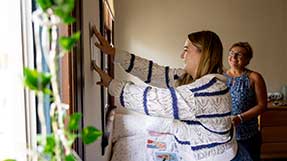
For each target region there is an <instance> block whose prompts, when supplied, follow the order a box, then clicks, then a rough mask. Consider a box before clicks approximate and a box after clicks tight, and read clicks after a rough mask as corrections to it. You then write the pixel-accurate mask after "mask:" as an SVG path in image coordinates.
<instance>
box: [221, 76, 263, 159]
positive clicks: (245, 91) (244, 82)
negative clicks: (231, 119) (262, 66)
mask: <svg viewBox="0 0 287 161" xmlns="http://www.w3.org/2000/svg"><path fill="white" fill-rule="evenodd" d="M248 74H249V71H246V72H244V73H243V74H242V75H241V76H239V77H231V76H228V75H227V74H225V76H226V77H227V86H228V87H229V90H230V94H231V97H232V111H231V114H232V115H237V114H241V113H243V112H245V111H248V110H249V109H251V108H252V107H254V106H255V105H256V104H257V100H256V94H255V91H254V89H253V88H252V87H251V84H250V80H249V77H248ZM236 139H237V140H238V143H239V145H241V146H243V147H245V149H246V150H247V151H248V152H249V154H250V156H251V157H252V159H253V160H260V145H261V135H260V133H259V129H258V119H257V117H255V118H252V119H251V120H247V121H244V122H243V123H241V124H239V125H238V126H237V127H236Z"/></svg>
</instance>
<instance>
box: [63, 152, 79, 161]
mask: <svg viewBox="0 0 287 161" xmlns="http://www.w3.org/2000/svg"><path fill="white" fill-rule="evenodd" d="M65 161H77V160H76V158H75V157H74V156H73V155H72V154H69V155H67V156H65Z"/></svg>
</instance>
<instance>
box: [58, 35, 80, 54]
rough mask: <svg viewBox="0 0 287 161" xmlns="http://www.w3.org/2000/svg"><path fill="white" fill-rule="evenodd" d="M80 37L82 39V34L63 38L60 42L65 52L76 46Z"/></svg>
mask: <svg viewBox="0 0 287 161" xmlns="http://www.w3.org/2000/svg"><path fill="white" fill-rule="evenodd" d="M80 37H81V33H80V32H76V33H75V34H73V35H72V36H70V37H61V38H60V40H59V42H60V45H61V47H62V48H63V49H64V50H66V51H69V50H70V49H71V48H72V47H73V46H74V45H75V44H76V42H77V41H78V40H79V39H80Z"/></svg>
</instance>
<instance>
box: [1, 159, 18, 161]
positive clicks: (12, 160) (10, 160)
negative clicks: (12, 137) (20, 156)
mask: <svg viewBox="0 0 287 161" xmlns="http://www.w3.org/2000/svg"><path fill="white" fill-rule="evenodd" d="M3 161H16V160H15V159H5V160H3Z"/></svg>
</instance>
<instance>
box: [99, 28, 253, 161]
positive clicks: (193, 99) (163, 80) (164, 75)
mask: <svg viewBox="0 0 287 161" xmlns="http://www.w3.org/2000/svg"><path fill="white" fill-rule="evenodd" d="M94 31H95V34H96V36H97V37H98V39H99V40H100V42H101V44H96V46H97V47H98V48H100V49H101V50H102V51H103V52H105V53H107V54H109V55H112V56H115V62H116V63H119V64H120V65H121V66H122V67H123V68H124V69H125V70H126V71H127V72H129V73H131V74H133V75H135V76H138V77H139V78H141V79H142V80H144V81H145V82H146V84H147V85H136V84H134V83H133V82H129V81H121V80H118V79H117V78H114V79H113V78H112V77H110V76H109V75H108V74H106V73H105V72H103V71H102V70H101V69H100V68H99V67H97V66H96V65H95V64H94V69H95V70H96V71H97V72H98V73H99V75H100V77H101V81H100V82H98V84H100V85H102V86H105V87H107V88H109V92H110V94H111V95H113V96H115V97H116V98H119V99H120V102H121V104H122V106H123V107H125V108H127V109H130V110H134V111H137V112H140V113H144V114H146V115H150V116H157V117H165V118H170V119H172V120H173V121H172V122H173V123H174V126H172V127H171V128H170V129H168V130H166V129H165V131H161V130H162V129H160V128H159V129H158V132H161V133H162V132H163V133H166V134H169V136H170V137H172V142H171V143H170V144H174V145H175V148H174V149H173V151H172V152H175V151H176V152H178V156H179V158H178V160H182V161H184V160H185V161H191V160H200V161H230V160H234V161H237V160H242V161H243V160H244V161H248V160H251V159H250V157H249V155H248V153H247V152H246V151H245V150H244V148H241V147H238V146H237V142H236V139H235V137H234V133H233V131H234V128H233V126H232V122H231V119H230V113H231V98H230V94H229V90H228V88H227V86H226V85H225V81H226V79H225V77H224V76H223V75H221V73H222V50H223V49H222V43H221V41H220V39H219V37H218V36H217V35H216V34H215V33H214V32H211V31H200V32H194V33H191V34H189V35H188V38H187V40H186V41H185V44H184V47H183V53H182V54H181V58H182V59H183V60H184V62H185V66H184V68H183V70H182V69H170V68H169V67H162V66H159V65H158V64H154V63H153V62H152V61H150V60H146V59H143V58H140V57H137V56H135V55H133V54H129V53H128V52H121V51H118V50H117V51H116V49H115V48H113V47H111V46H110V45H109V44H108V43H107V41H106V40H105V39H104V38H103V37H102V36H101V35H100V33H99V32H98V31H97V30H96V29H95V28H94ZM154 86H157V87H154ZM163 124H164V123H163ZM175 125H176V126H175ZM143 153H144V152H143Z"/></svg>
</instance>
